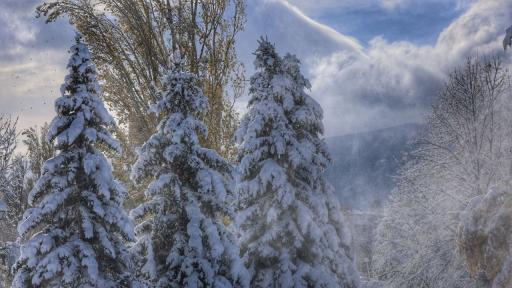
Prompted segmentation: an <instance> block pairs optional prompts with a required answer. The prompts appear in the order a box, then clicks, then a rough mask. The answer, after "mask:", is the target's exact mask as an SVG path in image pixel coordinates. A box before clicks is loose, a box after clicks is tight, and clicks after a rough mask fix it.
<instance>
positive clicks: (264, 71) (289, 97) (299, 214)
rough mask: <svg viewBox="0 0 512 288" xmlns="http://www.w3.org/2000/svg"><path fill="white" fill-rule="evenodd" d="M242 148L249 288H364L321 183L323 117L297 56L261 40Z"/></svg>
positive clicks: (335, 205) (334, 205)
mask: <svg viewBox="0 0 512 288" xmlns="http://www.w3.org/2000/svg"><path fill="white" fill-rule="evenodd" d="M255 55H256V60H255V62H254V65H255V68H256V70H257V72H256V74H255V75H254V76H252V78H251V81H250V85H251V86H250V91H249V93H250V95H251V99H250V102H249V111H248V113H247V114H246V115H245V117H244V118H243V119H242V121H241V125H240V128H239V130H238V131H237V135H236V140H237V143H238V145H239V156H238V157H239V172H240V173H241V182H240V185H239V190H240V195H241V196H240V197H241V207H242V209H241V211H240V213H239V218H238V221H239V223H240V228H241V250H242V254H243V255H244V260H245V261H246V264H247V266H248V268H249V271H250V272H251V273H252V280H251V287H265V288H266V287H358V286H359V275H358V273H357V271H356V269H355V266H354V255H353V252H352V250H351V235H350V231H349V230H348V227H347V224H346V223H345V220H344V217H343V215H342V211H341V208H340V205H339V202H338V200H337V199H336V198H335V196H334V195H333V193H332V188H331V186H330V185H329V183H327V182H326V180H325V179H324V177H323V171H324V169H325V168H326V166H327V165H328V164H329V162H330V158H329V153H328V151H327V148H326V145H325V143H324V141H323V139H321V138H320V135H321V134H322V133H323V124H322V117H323V112H322V109H321V107H320V106H319V104H318V103H317V102H316V101H315V100H314V99H313V98H311V97H310V96H309V95H308V94H306V92H305V89H306V88H309V87H310V84H309V81H308V80H307V79H305V78H304V76H303V75H302V74H301V72H300V67H299V61H298V60H297V58H296V57H295V56H292V55H286V56H285V57H284V58H281V57H280V56H279V55H278V54H277V53H276V51H275V48H274V46H273V45H272V44H271V43H269V42H268V41H267V40H264V39H261V40H260V41H259V47H258V49H257V50H256V53H255Z"/></svg>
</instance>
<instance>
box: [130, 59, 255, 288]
mask: <svg viewBox="0 0 512 288" xmlns="http://www.w3.org/2000/svg"><path fill="white" fill-rule="evenodd" d="M172 62H173V63H172V67H171V69H170V71H168V73H167V74H166V75H165V76H164V77H163V79H162V83H163V85H164V87H163V89H162V91H161V92H160V93H159V95H157V99H158V101H157V103H156V104H154V105H153V107H152V111H153V112H154V113H156V114H159V115H160V116H161V117H162V118H161V119H162V121H161V122H160V124H159V125H158V127H157V132H156V133H155V134H153V135H152V136H151V137H150V138H149V139H148V140H147V141H146V143H144V145H143V146H142V148H141V149H140V151H138V154H139V156H138V160H137V162H136V163H135V164H134V166H133V168H132V177H133V179H134V180H135V181H142V180H144V179H148V178H150V179H152V182H151V183H150V184H149V186H148V187H147V189H146V191H145V196H146V201H145V202H144V203H143V204H141V205H140V206H139V207H137V208H135V209H134V210H132V211H131V212H130V215H131V216H132V217H133V218H135V219H138V220H140V224H139V225H137V227H136V229H135V230H136V233H137V243H136V244H135V245H134V247H133V253H134V255H135V257H134V258H135V261H136V263H137V264H138V265H139V266H138V267H139V268H138V271H139V277H140V278H141V279H143V280H144V281H145V282H146V283H147V285H149V286H151V287H154V286H157V287H246V286H247V284H248V280H249V279H248V277H247V273H246V270H245V267H244V265H243V262H242V260H241V259H240V256H239V248H238V245H237V243H236V239H235V237H234V236H233V235H232V234H231V233H230V231H229V230H228V227H227V226H226V225H227V224H226V223H225V222H228V221H227V220H228V219H229V217H231V216H232V215H233V211H232V210H231V205H232V203H233V194H232V192H233V189H232V187H231V186H232V180H231V170H232V169H231V166H230V165H229V163H227V162H226V161H225V160H224V159H223V158H222V157H220V156H219V155H218V154H217V153H216V152H214V151H213V150H210V149H206V148H204V147H202V146H201V143H200V137H205V136H206V133H207V129H206V126H205V125H204V123H203V122H202V121H201V120H199V117H201V116H203V115H204V113H205V112H206V111H207V105H208V100H207V98H206V97H205V96H204V95H203V93H202V91H201V89H200V88H199V84H200V83H199V80H198V78H197V76H196V75H194V74H192V73H190V72H187V71H186V70H185V63H184V62H183V59H182V58H180V56H179V55H175V57H174V59H173V60H172Z"/></svg>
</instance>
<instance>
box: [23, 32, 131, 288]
mask: <svg viewBox="0 0 512 288" xmlns="http://www.w3.org/2000/svg"><path fill="white" fill-rule="evenodd" d="M70 53H71V58H70V60H69V63H68V66H67V68H68V70H69V75H68V76H66V78H65V80H64V84H63V85H62V86H61V94H62V96H61V97H60V98H58V99H57V100H56V101H55V110H56V112H57V116H56V117H55V118H54V119H53V121H52V123H51V125H50V129H49V132H48V134H47V140H48V141H52V142H54V145H55V148H56V149H57V150H58V152H57V153H56V156H55V157H53V158H51V159H49V160H47V161H46V162H45V164H44V166H43V168H42V175H41V177H40V178H39V179H38V180H37V182H36V183H35V186H34V187H33V189H32V191H31V192H30V194H29V197H28V201H29V204H30V205H31V206H32V208H29V209H27V211H26V212H25V214H24V216H23V220H22V221H20V223H19V225H18V232H19V234H20V235H21V236H25V235H28V236H30V235H32V237H31V238H30V240H28V241H27V242H26V243H23V245H22V246H21V255H20V258H19V259H18V261H17V263H16V265H15V267H14V269H15V271H16V275H15V279H14V282H13V287H128V285H129V283H128V281H129V278H130V277H131V276H130V275H131V273H130V272H129V270H128V266H129V265H128V263H129V262H128V261H129V260H130V257H129V253H128V250H127V248H126V247H125V245H124V241H125V240H132V239H134V235H133V225H132V222H131V220H130V219H129V218H128V216H127V215H126V213H125V212H124V210H123V208H122V203H123V199H124V198H125V195H126V192H125V190H124V188H123V186H122V185H121V184H120V183H118V182H117V181H116V180H115V179H114V178H113V177H112V168H111V165H110V163H109V161H108V160H107V159H106V158H105V156H104V155H103V154H102V153H101V152H100V151H99V150H98V148H97V146H98V145H101V146H103V147H108V148H111V149H114V150H118V151H119V150H120V148H119V147H120V146H119V144H118V142H117V141H116V140H115V139H113V137H112V136H111V134H110V133H109V132H108V130H107V129H108V127H109V126H113V125H115V123H114V120H113V118H112V117H111V115H110V114H109V112H108V111H107V109H106V108H105V106H104V105H103V102H102V101H101V100H100V98H99V96H100V93H101V92H100V87H99V85H98V82H97V79H96V68H95V66H94V64H93V63H92V62H91V56H90V54H89V51H88V48H87V46H86V45H85V44H84V43H83V42H82V40H81V36H80V35H77V36H76V44H75V45H73V46H72V47H71V49H70Z"/></svg>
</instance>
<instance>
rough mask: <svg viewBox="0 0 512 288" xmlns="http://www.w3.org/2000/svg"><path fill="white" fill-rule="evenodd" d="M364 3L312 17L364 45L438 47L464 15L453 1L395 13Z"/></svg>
mask: <svg viewBox="0 0 512 288" xmlns="http://www.w3.org/2000/svg"><path fill="white" fill-rule="evenodd" d="M291 2H292V3H293V1H291ZM361 3H362V4H361ZM361 3H360V4H359V5H358V4H353V5H352V6H349V5H346V6H345V7H339V8H337V9H329V8H324V9H320V10H318V11H316V12H314V13H311V15H310V17H312V18H313V19H315V20H317V21H319V22H321V23H324V24H326V25H328V26H330V27H332V28H334V29H336V30H337V31H338V32H340V33H342V34H346V35H352V36H354V37H356V38H357V39H358V40H360V41H361V42H362V43H364V44H368V42H369V41H370V40H371V39H373V38H375V37H377V36H382V37H383V38H385V39H387V40H389V41H410V42H412V43H416V44H434V43H435V41H436V40H437V36H438V35H439V33H441V31H442V30H443V29H444V28H445V27H446V26H447V25H448V24H450V22H452V21H453V20H454V19H455V18H456V17H457V16H459V15H460V14H461V13H462V12H463V11H464V10H463V9H460V8H459V7H458V5H457V3H456V2H455V1H449V0H446V1H416V2H414V3H408V4H407V5H405V6H399V7H395V8H393V9H391V8H386V7H383V6H382V5H376V4H374V3H364V1H361ZM335 8H336V7H335ZM306 13H307V12H306Z"/></svg>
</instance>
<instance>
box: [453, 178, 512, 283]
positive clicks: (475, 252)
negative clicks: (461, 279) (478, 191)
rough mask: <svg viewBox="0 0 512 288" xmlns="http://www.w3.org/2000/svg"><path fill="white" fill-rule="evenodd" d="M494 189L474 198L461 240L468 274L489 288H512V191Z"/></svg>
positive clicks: (463, 220) (463, 216)
mask: <svg viewBox="0 0 512 288" xmlns="http://www.w3.org/2000/svg"><path fill="white" fill-rule="evenodd" d="M511 188H512V187H511V186H510V185H504V186H502V187H491V188H490V189H489V192H488V193H487V194H485V195H480V196H477V197H475V198H473V199H472V200H471V201H470V202H469V204H468V206H467V207H466V209H465V210H464V212H463V213H461V217H460V218H461V224H460V227H459V235H458V241H459V246H460V249H461V252H462V253H463V255H464V257H465V260H466V263H467V266H468V268H469V273H470V275H471V276H472V277H478V278H481V279H483V280H484V281H485V280H487V284H488V286H489V287H493V288H507V287H511V286H512V236H511V235H512V192H511Z"/></svg>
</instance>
